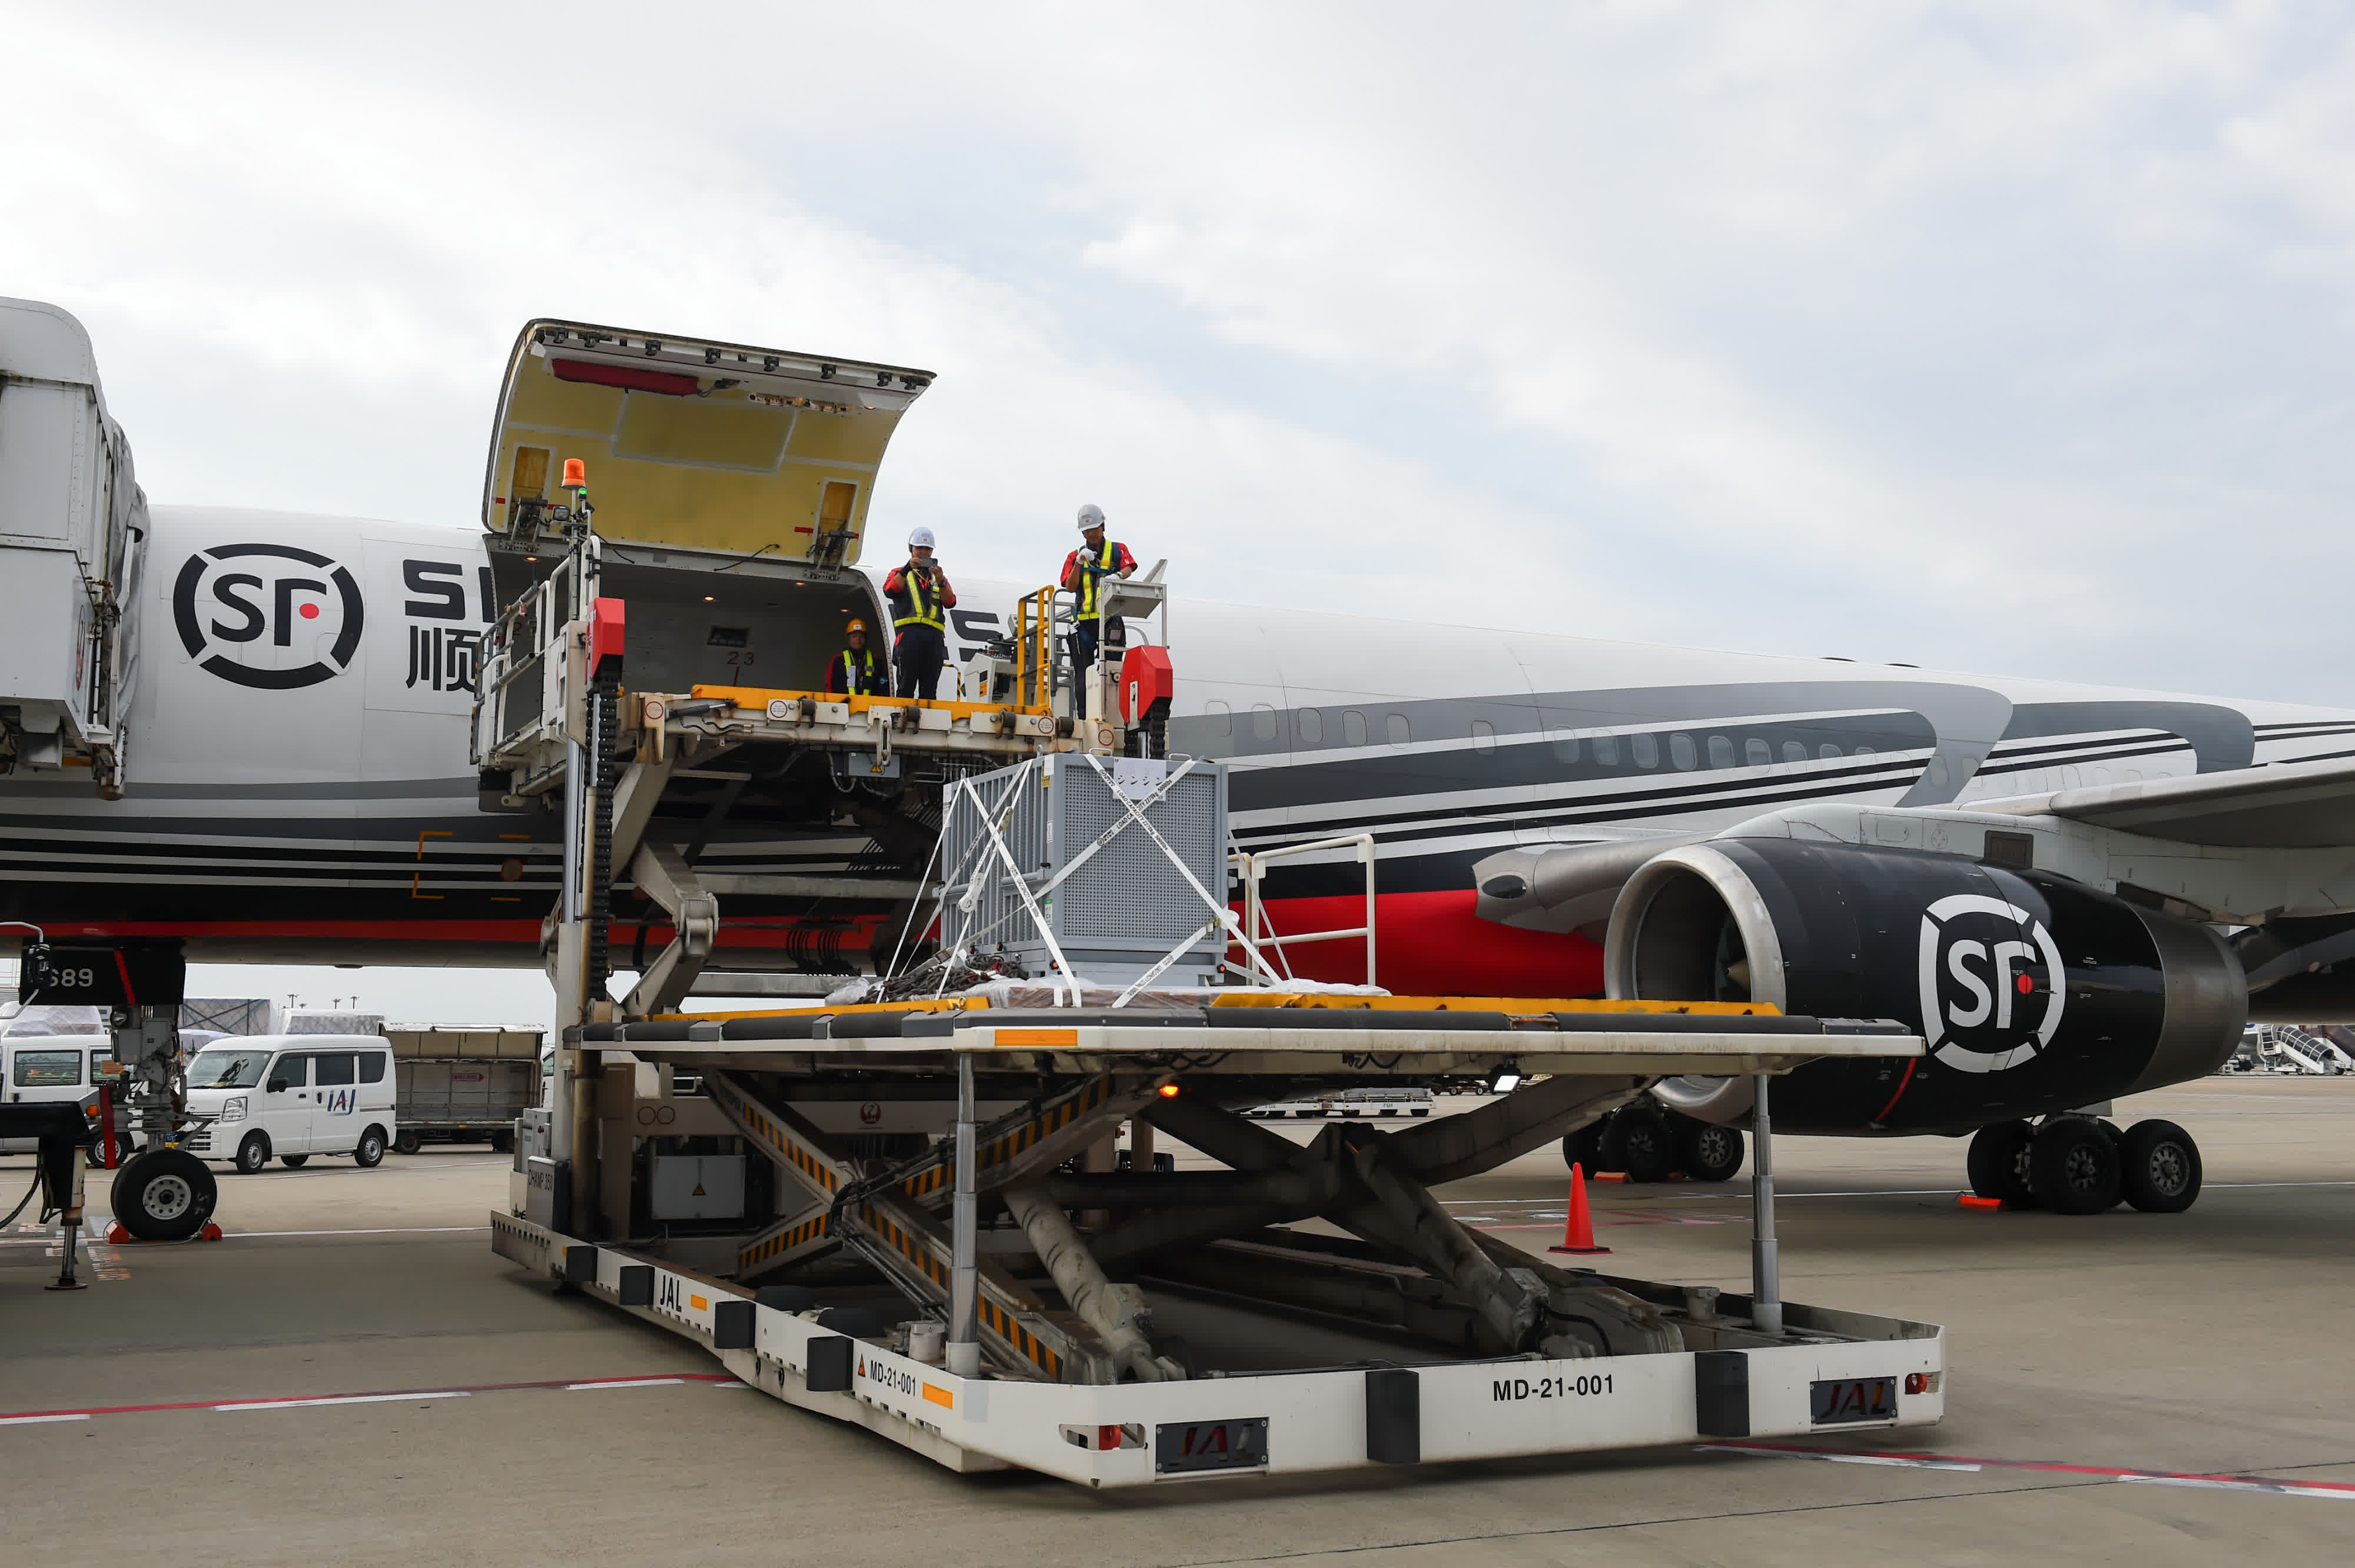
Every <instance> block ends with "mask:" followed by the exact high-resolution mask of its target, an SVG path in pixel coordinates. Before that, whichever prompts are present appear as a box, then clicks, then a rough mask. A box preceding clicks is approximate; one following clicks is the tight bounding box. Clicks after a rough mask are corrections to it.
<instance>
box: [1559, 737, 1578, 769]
mask: <svg viewBox="0 0 2355 1568" xmlns="http://www.w3.org/2000/svg"><path fill="white" fill-rule="evenodd" d="M1553 754H1554V756H1555V758H1556V760H1558V761H1561V762H1565V763H1574V762H1576V761H1578V737H1577V736H1575V735H1564V736H1563V737H1562V738H1561V740H1559V741H1555V742H1554V743H1553Z"/></svg>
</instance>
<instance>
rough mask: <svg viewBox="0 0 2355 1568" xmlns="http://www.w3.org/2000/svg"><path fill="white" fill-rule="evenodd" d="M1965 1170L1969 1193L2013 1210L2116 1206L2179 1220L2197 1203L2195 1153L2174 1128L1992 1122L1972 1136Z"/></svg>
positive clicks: (2062, 1120)
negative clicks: (1997, 1200) (2123, 1204)
mask: <svg viewBox="0 0 2355 1568" xmlns="http://www.w3.org/2000/svg"><path fill="white" fill-rule="evenodd" d="M1969 1167H1970V1176H1971V1190H1972V1191H1973V1192H1976V1193H1977V1194H1978V1195H1979V1196H1980V1197H1982V1198H1995V1199H2000V1200H2002V1201H2003V1202H2004V1203H2006V1204H2008V1205H2009V1206H2010V1207H2011V1208H2014V1209H2050V1210H2051V1211H2053V1212H2054V1213H2056V1214H2099V1213H2101V1212H2103V1211H2105V1210H2109V1209H2114V1208H2115V1207H2117V1205H2118V1204H2119V1203H2120V1202H2121V1201H2123V1202H2126V1203H2130V1204H2132V1205H2133V1206H2134V1207H2136V1208H2137V1209H2139V1210H2142V1211H2144V1212H2145V1213H2149V1214H2180V1213H2181V1212H2183V1211H2185V1210H2186V1209H2189V1208H2190V1207H2191V1205H2192V1204H2193V1203H2194V1202H2195V1201H2197V1200H2198V1199H2199V1197H2200V1146H2199V1145H2198V1144H2196V1143H2194V1142H2192V1141H2191V1135H2190V1133H2187V1132H2185V1131H2184V1130H2183V1129H2182V1128H2181V1127H2179V1126H2177V1125H2175V1124H2174V1123H2173V1122H2159V1121H2149V1122H2137V1123H2136V1124H2135V1125H2133V1126H2131V1127H2128V1128H2127V1129H2126V1130H2125V1131H2124V1132H2120V1131H2119V1130H2118V1128H2117V1126H2116V1125H2115V1124H2114V1123H2110V1122H2105V1121H2101V1120H2097V1119H2096V1118H2094V1117H2092V1116H2082V1115H2068V1116H2048V1117H2046V1118H2045V1119H2044V1121H2043V1123H2042V1125H2038V1126H2030V1125H2029V1124H2028V1123H2026V1122H1991V1123H1989V1124H1988V1125H1986V1126H1984V1127H1981V1128H1980V1129H1979V1130H1978V1131H1977V1133H1975V1134H1974V1135H1972V1137H1971V1152H1970V1161H1969Z"/></svg>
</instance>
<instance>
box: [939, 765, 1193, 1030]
mask: <svg viewBox="0 0 2355 1568" xmlns="http://www.w3.org/2000/svg"><path fill="white" fill-rule="evenodd" d="M1100 760H1101V761H1102V762H1103V768H1104V772H1103V773H1098V772H1097V771H1096V769H1095V768H1094V767H1092V766H1091V765H1090V764H1089V763H1088V761H1087V759H1086V758H1084V757H1081V756H1076V755H1070V754H1065V755H1060V756H1055V757H1051V758H1048V759H1045V760H1044V765H1043V766H1042V765H1041V764H1040V763H1029V764H1025V765H1024V766H1021V767H1016V768H1007V769H1004V770H1001V771H999V772H997V773H984V774H982V775H980V776H979V777H978V778H975V779H973V780H971V781H970V782H969V784H968V785H967V786H966V787H964V788H960V789H957V790H955V791H954V792H953V794H952V795H951V797H950V801H949V809H948V812H947V817H946V821H945V822H944V824H943V832H942V838H941V865H942V867H943V876H944V878H945V880H947V882H948V883H949V893H948V898H947V901H946V906H945V919H944V933H945V935H946V938H947V940H948V942H949V943H950V944H952V945H954V944H956V943H957V942H958V941H959V940H960V939H961V938H962V939H963V940H964V941H966V942H968V943H969V944H971V945H972V946H973V948H974V949H975V953H976V954H979V955H987V954H991V953H994V952H996V950H997V949H998V948H1000V947H1001V946H1002V947H1003V948H1004V949H1005V951H1006V953H1007V955H1008V956H1010V957H1013V958H1015V959H1017V960H1018V961H1019V962H1020V964H1021V965H1022V966H1023V968H1024V969H1026V970H1027V971H1028V972H1029V973H1030V974H1031V975H1034V976H1051V975H1053V973H1054V960H1053V958H1052V957H1051V955H1050V953H1049V951H1048V946H1047V943H1046V941H1045V939H1044V937H1043V936H1042V935H1041V934H1040V933H1039V927H1038V923H1036V922H1034V921H1033V920H1032V919H1031V918H1030V916H1029V914H1028V912H1026V911H1025V910H1024V909H1023V907H1022V899H1021V894H1020V892H1019V891H1018V890H1017V888H1016V886H1015V882H1014V873H1013V872H1012V871H1010V870H1009V869H1008V868H1007V864H1006V860H1005V858H1004V857H1001V856H1000V855H998V854H997V853H996V850H995V849H994V848H991V846H990V845H989V843H988V839H987V835H986V832H985V831H984V827H985V822H986V821H995V820H996V819H997V818H998V817H1000V816H1003V817H1005V818H1006V825H1005V827H1004V828H1003V829H1002V836H1003V837H1004V839H1005V842H1006V847H1007V849H1008V850H1009V851H1010V852H1011V854H1012V858H1013V859H1014V861H1015V864H1016V866H1017V867H1018V868H1019V869H1020V870H1021V872H1022V874H1023V875H1024V876H1025V877H1026V878H1027V879H1028V880H1029V882H1030V885H1031V887H1032V888H1033V890H1034V891H1037V890H1042V889H1044V888H1045V887H1046V885H1047V884H1048V883H1049V882H1050V881H1052V880H1054V878H1055V877H1056V876H1057V874H1058V873H1060V871H1061V870H1062V869H1063V868H1064V866H1065V865H1066V864H1067V863H1069V862H1070V861H1071V860H1072V859H1075V858H1077V857H1079V856H1081V855H1082V853H1083V852H1085V851H1086V849H1087V848H1088V847H1089V846H1090V845H1092V844H1094V843H1095V842H1096V841H1097V840H1098V839H1099V838H1100V837H1103V835H1104V834H1105V832H1106V831H1107V830H1108V829H1112V828H1114V827H1118V828H1119V829H1120V830H1119V831H1118V832H1117V833H1115V834H1114V836H1113V837H1111V839H1110V840H1109V842H1107V843H1106V844H1105V845H1104V847H1103V848H1101V849H1099V850H1097V851H1096V853H1094V854H1093V855H1092V856H1089V857H1088V858H1087V859H1086V860H1085V861H1084V863H1082V865H1081V866H1080V867H1079V869H1077V870H1075V871H1073V872H1072V873H1071V876H1070V877H1069V879H1068V880H1065V881H1063V882H1062V883H1061V884H1060V886H1058V887H1056V888H1054V889H1053V891H1051V892H1045V893H1043V894H1040V895H1039V901H1040V904H1041V906H1042V912H1043V913H1044V914H1045V916H1046V921H1047V929H1048V930H1049V931H1050V932H1051V933H1053V934H1054V938H1055V941H1056V943H1057V944H1059V945H1060V947H1061V948H1062V951H1063V955H1064V957H1065V958H1066V959H1067V960H1068V961H1069V962H1070V964H1071V969H1072V972H1073V973H1074V974H1076V975H1077V976H1079V977H1080V978H1081V979H1082V980H1087V981H1092V982H1094V983H1096V984H1099V985H1105V986H1125V985H1127V984H1128V983H1129V982H1131V981H1133V980H1135V979H1136V978H1137V977H1138V976H1141V975H1143V974H1144V973H1145V972H1146V970H1148V969H1150V968H1152V967H1153V965H1156V964H1158V963H1159V962H1160V961H1161V960H1162V958H1163V957H1164V956H1165V955H1167V954H1168V953H1170V952H1171V950H1173V949H1175V948H1177V947H1178V945H1179V944H1181V943H1182V944H1187V945H1186V947H1185V949H1184V951H1183V952H1182V953H1181V954H1180V955H1179V956H1178V958H1177V962H1175V963H1174V964H1172V965H1170V966H1169V968H1168V969H1167V970H1166V971H1165V972H1164V978H1165V979H1166V980H1167V983H1168V984H1170V985H1173V986H1208V985H1215V984H1216V983H1217V981H1218V973H1219V962H1220V955H1221V954H1222V953H1223V951H1224V949H1225V946H1226V941H1225V938H1224V937H1223V935H1220V934H1218V933H1212V934H1209V935H1203V934H1201V933H1202V928H1203V926H1204V925H1205V924H1207V923H1209V921H1210V920H1212V919H1213V918H1214V912H1213V910H1212V909H1211V907H1210V906H1209V904H1208V903H1206V902H1204V901H1203V899H1202V896H1201V894H1199V893H1197V892H1196V891H1194V888H1193V887H1192V886H1189V885H1188V882H1187V880H1186V877H1185V876H1184V875H1183V874H1182V873H1181V872H1180V871H1179V870H1178V867H1177V863H1182V864H1183V865H1184V866H1185V868H1186V869H1187V870H1188V871H1190V872H1192V873H1193V878H1194V881H1195V882H1197V883H1199V885H1200V886H1201V888H1202V890H1203V891H1206V892H1208V893H1209V896H1210V897H1211V898H1213V899H1217V900H1220V901H1221V907H1223V901H1224V900H1225V899H1226V896H1227V773H1226V769H1225V767H1224V766H1223V765H1221V764H1220V763H1204V762H1197V763H1193V765H1192V766H1191V767H1190V768H1187V769H1186V771H1185V773H1183V775H1182V776H1181V777H1179V778H1178V780H1177V783H1176V784H1174V785H1173V786H1172V787H1171V788H1170V790H1169V791H1168V793H1167V795H1164V796H1163V797H1162V798H1161V799H1159V800H1157V801H1155V802H1154V803H1153V805H1151V806H1149V807H1148V808H1146V820H1147V821H1148V822H1150V823H1151V824H1152V825H1153V827H1154V828H1155V829H1156V831H1157V832H1159V834H1160V835H1161V837H1162V838H1163V839H1165V840H1166V841H1167V844H1168V847H1169V849H1170V850H1171V851H1172V852H1173V853H1174V854H1175V856H1176V863H1173V860H1172V859H1171V856H1170V855H1169V854H1165V853H1163V851H1162V848H1161V847H1160V846H1159V845H1157V844H1156V843H1155V842H1154V841H1153V839H1152V838H1151V837H1149V836H1148V835H1147V834H1146V833H1145V831H1144V830H1143V829H1142V828H1140V827H1137V826H1136V825H1135V823H1133V822H1130V821H1129V819H1128V816H1127V813H1126V812H1125V811H1124V809H1123V806H1122V803H1121V800H1120V798H1119V797H1120V795H1128V796H1129V798H1131V799H1134V800H1142V799H1144V798H1145V797H1146V796H1147V795H1150V794H1151V793H1152V791H1153V790H1154V789H1155V788H1156V787H1157V786H1159V785H1160V784H1161V783H1162V782H1163V780H1164V778H1165V777H1166V776H1167V774H1168V773H1170V772H1172V771H1175V770H1176V769H1177V768H1179V767H1181V766H1183V765H1184V764H1183V762H1182V760H1181V761H1179V762H1170V763H1164V762H1160V761H1139V760H1135V759H1132V758H1103V759H1100ZM1107 775H1109V777H1107ZM1009 808H1010V809H1009ZM975 882H978V884H979V886H980V890H981V891H980V896H979V897H978V899H977V900H976V901H975V904H974V909H973V913H972V915H971V916H970V917H966V916H964V915H963V914H962V913H961V912H959V909H958V902H959V901H960V899H961V898H962V897H963V895H964V891H965V890H966V889H967V888H968V887H969V886H971V885H973V884H974V883H975ZM1189 938H1192V939H1193V940H1191V941H1190V942H1188V939H1189Z"/></svg>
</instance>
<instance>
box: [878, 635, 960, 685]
mask: <svg viewBox="0 0 2355 1568" xmlns="http://www.w3.org/2000/svg"><path fill="white" fill-rule="evenodd" d="M948 662H949V640H948V638H946V637H945V636H943V635H941V630H940V628H939V627H937V626H902V627H900V635H899V637H898V639H897V640H896V641H894V642H893V643H892V645H891V669H892V674H893V677H894V678H893V681H892V689H893V690H894V691H896V692H898V693H899V694H900V696H901V697H914V698H921V699H923V700H924V701H926V702H932V701H936V700H938V699H939V696H940V689H941V671H942V670H943V668H945V667H947V665H948Z"/></svg>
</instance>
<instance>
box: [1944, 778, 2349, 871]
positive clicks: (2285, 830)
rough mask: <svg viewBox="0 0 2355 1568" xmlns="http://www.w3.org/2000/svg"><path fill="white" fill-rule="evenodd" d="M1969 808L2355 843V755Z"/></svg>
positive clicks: (2297, 842) (2302, 843)
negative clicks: (2352, 756) (2354, 756)
mask: <svg viewBox="0 0 2355 1568" xmlns="http://www.w3.org/2000/svg"><path fill="white" fill-rule="evenodd" d="M1966 809H1968V810H1971V811H1985V812H1993V813H1998V814H2000V815H2003V816H2060V817H2066V818H2068V819H2069V820H2071V821H2073V822H2083V823H2087V824H2089V825H2092V826H2094V827H2114V828H2116V829H2118V830H2119V831H2120V832H2124V833H2139V834H2145V835H2147V836H2148V837H2153V838H2168V839H2172V840H2174V841H2176V842H2177V843H2181V844H2200V845H2210V846H2215V847H2219V848H2242V849H2320V848H2333V847H2339V846H2344V845H2355V758H2346V757H2334V758H2329V759H2327V760H2325V761H2321V762H2311V763H2273V764H2272V765H2270V766H2266V767H2255V768H2235V769H2232V771H2230V772H2228V773H2197V774H2194V775H2192V776H2191V777H2189V778H2169V779H2147V780H2144V781H2142V782H2141V783H2138V784H2104V785H2101V786H2099V787H2098V788H2094V789H2064V790H2056V791H2053V792H2051V794H2047V795H2013V796H2009V797H2008V798H2005V799H2002V800H1987V801H1973V802H1971V803H1970V805H1969V806H1968V807H1967V808H1966Z"/></svg>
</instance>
